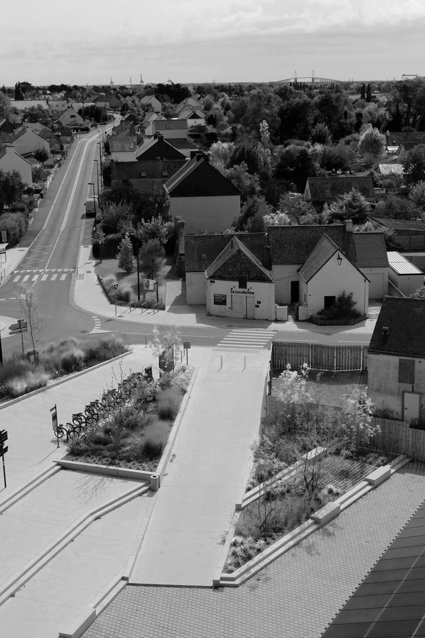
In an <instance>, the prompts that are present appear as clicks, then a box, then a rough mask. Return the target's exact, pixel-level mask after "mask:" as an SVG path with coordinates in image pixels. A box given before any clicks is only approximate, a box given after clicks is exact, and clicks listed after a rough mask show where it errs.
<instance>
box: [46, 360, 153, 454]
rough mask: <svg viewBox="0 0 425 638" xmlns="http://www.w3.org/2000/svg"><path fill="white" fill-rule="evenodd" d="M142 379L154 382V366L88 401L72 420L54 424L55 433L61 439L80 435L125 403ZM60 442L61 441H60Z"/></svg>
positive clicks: (67, 439) (136, 373) (134, 373)
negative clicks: (94, 399)
mask: <svg viewBox="0 0 425 638" xmlns="http://www.w3.org/2000/svg"><path fill="white" fill-rule="evenodd" d="M141 381H147V382H149V383H150V382H152V381H153V376H152V367H150V366H149V367H147V368H145V372H144V373H142V372H133V373H132V374H131V375H130V376H129V377H127V378H126V379H124V380H123V381H121V383H120V384H119V385H118V387H117V388H112V389H111V390H107V391H106V392H104V393H103V395H102V397H101V398H100V399H96V401H91V402H90V403H88V404H87V405H86V406H85V408H84V412H77V413H75V414H73V415H72V417H71V422H68V423H65V424H56V425H53V433H54V435H55V437H56V438H57V439H58V440H59V439H63V438H66V441H67V442H68V441H69V440H70V439H74V438H78V437H80V436H81V435H82V434H83V433H84V432H86V431H87V430H88V429H90V428H91V427H93V426H95V425H96V424H97V423H98V422H99V421H100V420H102V419H105V418H106V417H107V416H108V415H109V414H111V413H113V412H114V411H115V410H116V409H117V408H119V407H121V406H122V405H125V404H126V403H127V402H128V401H129V400H130V398H131V397H132V396H133V395H134V391H135V390H136V389H137V387H138V386H139V385H140V382H141ZM58 444H59V443H58Z"/></svg>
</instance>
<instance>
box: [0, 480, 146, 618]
mask: <svg viewBox="0 0 425 638" xmlns="http://www.w3.org/2000/svg"><path fill="white" fill-rule="evenodd" d="M148 491H149V486H147V485H143V486H142V487H140V486H138V487H136V488H134V487H133V488H131V489H130V490H128V491H127V492H125V493H124V494H121V495H120V496H117V497H115V498H113V499H111V500H110V501H106V502H104V503H103V504H102V505H99V506H97V507H95V508H94V509H93V510H91V511H90V512H88V513H86V514H83V515H82V516H81V517H80V518H79V519H77V520H76V521H74V523H72V524H71V525H70V526H69V527H68V528H67V529H66V530H65V531H64V532H63V533H62V534H61V535H60V536H59V537H58V538H57V539H56V540H55V541H54V542H53V543H52V544H51V545H50V547H48V548H47V549H44V550H42V552H41V553H40V554H39V555H38V556H36V557H35V558H32V559H31V560H30V561H29V562H28V563H27V564H26V565H25V566H24V567H23V568H22V570H21V572H20V573H19V574H16V575H15V576H12V578H11V579H10V580H9V582H8V583H7V584H5V585H2V589H1V590H0V606H1V605H2V604H3V603H5V602H6V600H8V598H10V597H11V596H12V595H13V594H14V593H15V592H16V591H18V589H20V588H21V587H22V586H23V585H25V583H27V582H28V581H29V580H30V579H31V578H32V577H33V576H35V574H37V572H39V571H40V570H41V569H42V568H43V567H44V566H45V565H47V563H49V562H50V561H51V560H52V559H53V558H54V557H55V556H56V555H57V554H59V553H60V552H61V551H62V550H63V549H64V548H65V547H66V546H67V545H69V543H70V542H72V541H73V540H74V539H75V538H76V537H77V536H79V535H80V534H81V532H83V531H84V530H85V529H86V527H88V526H89V525H90V524H91V523H93V521H95V520H96V519H97V518H100V517H102V516H104V515H105V514H109V512H112V511H113V510H114V509H117V508H118V507H120V506H121V505H124V504H125V503H127V502H128V501H131V500H132V499H134V498H137V497H138V496H141V495H142V494H145V493H146V492H148Z"/></svg>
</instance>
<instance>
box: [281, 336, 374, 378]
mask: <svg viewBox="0 0 425 638" xmlns="http://www.w3.org/2000/svg"><path fill="white" fill-rule="evenodd" d="M304 363H306V364H307V365H308V366H309V368H312V369H313V370H340V371H343V370H366V367H367V346H361V345H358V346H344V345H335V346H333V345H329V346H328V345H322V344H319V343H306V342H303V341H295V342H294V341H274V342H273V348H272V366H273V370H275V371H276V370H284V369H285V368H286V366H287V365H288V364H290V366H291V368H292V369H298V368H300V367H301V366H302V365H303V364H304Z"/></svg>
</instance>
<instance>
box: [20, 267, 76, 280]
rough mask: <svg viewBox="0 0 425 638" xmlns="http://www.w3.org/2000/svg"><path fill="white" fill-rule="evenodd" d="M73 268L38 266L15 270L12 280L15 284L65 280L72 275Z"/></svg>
mask: <svg viewBox="0 0 425 638" xmlns="http://www.w3.org/2000/svg"><path fill="white" fill-rule="evenodd" d="M73 272H74V269H73V268H37V269H33V270H15V271H14V273H13V275H12V281H13V283H15V284H35V283H37V282H45V281H48V282H51V281H65V280H66V279H70V278H71V277H72V273H73Z"/></svg>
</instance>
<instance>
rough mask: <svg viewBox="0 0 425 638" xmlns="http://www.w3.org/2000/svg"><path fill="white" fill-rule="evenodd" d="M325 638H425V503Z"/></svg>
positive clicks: (334, 622)
mask: <svg viewBox="0 0 425 638" xmlns="http://www.w3.org/2000/svg"><path fill="white" fill-rule="evenodd" d="M394 506H395V507H396V506H397V504H396V503H395V504H394ZM322 638H425V503H423V504H422V506H421V507H420V508H419V510H418V511H417V512H416V514H415V515H414V516H413V517H412V519H411V520H410V522H409V523H408V524H407V525H406V527H405V528H404V529H403V530H402V531H401V532H400V534H399V535H398V537H397V538H396V540H395V541H394V542H393V544H392V545H391V547H390V548H389V549H388V550H387V551H386V552H385V554H384V555H383V556H382V558H381V559H380V560H379V561H378V563H377V564H376V565H375V567H374V568H373V569H372V571H371V572H370V573H369V575H368V576H367V577H366V578H365V580H364V581H363V582H362V583H361V585H360V586H359V587H358V589H357V591H356V592H355V593H354V594H353V596H352V597H351V599H350V600H349V601H348V603H347V604H346V605H345V607H344V608H343V609H342V610H341V612H340V613H339V614H338V616H337V617H336V618H335V620H334V621H333V623H332V624H331V625H330V626H329V627H328V629H327V630H326V631H325V633H324V634H323V635H322Z"/></svg>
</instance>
